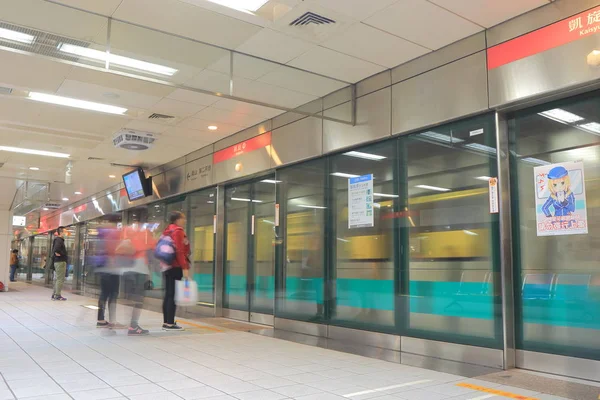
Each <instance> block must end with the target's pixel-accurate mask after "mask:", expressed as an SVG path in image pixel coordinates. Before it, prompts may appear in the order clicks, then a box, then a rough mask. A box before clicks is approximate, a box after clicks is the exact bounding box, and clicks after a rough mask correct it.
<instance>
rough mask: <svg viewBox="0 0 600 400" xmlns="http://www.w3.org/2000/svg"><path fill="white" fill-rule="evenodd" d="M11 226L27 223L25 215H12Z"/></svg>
mask: <svg viewBox="0 0 600 400" xmlns="http://www.w3.org/2000/svg"><path fill="white" fill-rule="evenodd" d="M12 224H13V226H25V225H26V224H27V217H25V216H23V215H13V222H12Z"/></svg>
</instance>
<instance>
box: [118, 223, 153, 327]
mask: <svg viewBox="0 0 600 400" xmlns="http://www.w3.org/2000/svg"><path fill="white" fill-rule="evenodd" d="M125 233H126V238H127V240H129V241H130V242H131V245H132V248H133V254H132V255H131V257H132V263H131V267H130V268H124V269H123V285H124V286H125V299H127V300H128V302H129V305H130V306H131V307H132V311H131V320H130V322H129V329H128V331H127V334H128V335H129V336H143V335H148V334H149V333H150V332H149V331H148V330H146V329H144V328H142V327H141V326H140V324H139V320H140V314H141V313H142V307H143V305H144V286H145V284H146V281H147V280H148V274H149V273H150V269H149V268H148V263H149V260H148V251H149V250H150V249H151V248H153V247H154V246H153V243H152V242H151V238H150V236H151V235H150V234H149V232H148V231H146V230H145V229H144V230H140V229H139V227H138V226H134V227H133V228H130V229H127V230H126V232H125Z"/></svg>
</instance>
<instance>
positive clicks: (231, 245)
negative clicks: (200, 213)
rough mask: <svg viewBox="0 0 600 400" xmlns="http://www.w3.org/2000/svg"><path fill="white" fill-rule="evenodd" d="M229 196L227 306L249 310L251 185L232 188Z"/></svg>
mask: <svg viewBox="0 0 600 400" xmlns="http://www.w3.org/2000/svg"><path fill="white" fill-rule="evenodd" d="M225 196H226V197H225V235H226V243H225V252H226V253H225V254H226V263H225V273H224V275H225V284H224V290H223V306H224V307H226V308H231V309H236V310H242V311H247V310H248V298H247V292H246V290H247V277H248V236H249V234H250V232H249V228H250V224H249V222H250V221H249V207H250V204H251V197H250V185H240V186H235V187H231V188H228V189H227V190H226V193H225Z"/></svg>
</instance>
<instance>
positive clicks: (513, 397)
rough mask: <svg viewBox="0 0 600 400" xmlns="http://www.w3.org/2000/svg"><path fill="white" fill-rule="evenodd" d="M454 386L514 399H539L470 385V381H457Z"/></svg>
mask: <svg viewBox="0 0 600 400" xmlns="http://www.w3.org/2000/svg"><path fill="white" fill-rule="evenodd" d="M456 386H460V387H464V388H467V389H472V390H477V391H479V392H485V393H489V394H493V395H496V396H502V397H507V398H509V399H516V400H539V399H538V398H536V397H529V396H522V395H520V394H516V393H510V392H504V391H502V390H496V389H491V388H486V387H484V386H478V385H472V384H470V383H458V384H457V385H456Z"/></svg>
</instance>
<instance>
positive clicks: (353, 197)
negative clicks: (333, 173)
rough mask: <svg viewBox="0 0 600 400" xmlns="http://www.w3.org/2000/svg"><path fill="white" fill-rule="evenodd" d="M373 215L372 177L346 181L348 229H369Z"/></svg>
mask: <svg viewBox="0 0 600 400" xmlns="http://www.w3.org/2000/svg"><path fill="white" fill-rule="evenodd" d="M374 224H375V218H374V215H373V175H372V174H369V175H363V176H359V177H357V178H350V179H348V229H352V228H369V227H373V226H374Z"/></svg>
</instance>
